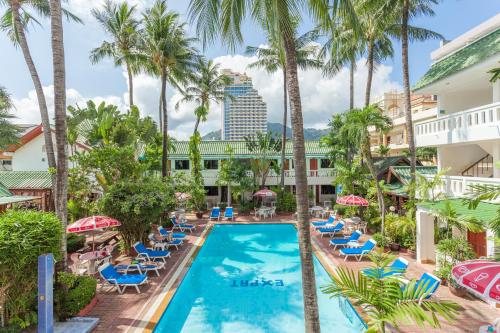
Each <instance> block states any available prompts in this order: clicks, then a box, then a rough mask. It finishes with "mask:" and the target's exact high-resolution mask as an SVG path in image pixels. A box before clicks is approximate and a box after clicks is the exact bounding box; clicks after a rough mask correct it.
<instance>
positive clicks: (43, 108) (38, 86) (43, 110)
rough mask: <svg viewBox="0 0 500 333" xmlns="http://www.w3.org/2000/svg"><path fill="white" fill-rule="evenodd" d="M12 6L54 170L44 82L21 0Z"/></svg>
mask: <svg viewBox="0 0 500 333" xmlns="http://www.w3.org/2000/svg"><path fill="white" fill-rule="evenodd" d="M10 7H11V10H12V15H13V17H14V25H15V28H16V30H17V41H18V42H19V46H20V47H21V50H22V52H23V56H24V61H25V62H26V65H27V66H28V70H29V72H30V75H31V80H32V81H33V85H34V87H35V92H36V97H37V100H38V107H39V108H40V118H41V120H42V128H43V137H44V140H45V151H46V153H47V162H48V165H49V168H50V169H52V170H55V169H56V156H55V154H54V143H53V140H52V131H51V128H50V118H49V111H48V108H47V101H46V100H45V94H44V93H43V87H42V82H41V81H40V77H39V76H38V71H37V69H36V67H35V63H34V62H33V58H32V57H31V52H30V49H29V46H28V41H27V40H26V35H25V34H24V27H23V25H22V23H21V18H20V16H19V10H20V5H19V1H16V0H13V1H10ZM55 180H56V179H55V175H54V176H53V177H52V188H53V192H54V196H53V197H54V198H55V196H56V181H55Z"/></svg>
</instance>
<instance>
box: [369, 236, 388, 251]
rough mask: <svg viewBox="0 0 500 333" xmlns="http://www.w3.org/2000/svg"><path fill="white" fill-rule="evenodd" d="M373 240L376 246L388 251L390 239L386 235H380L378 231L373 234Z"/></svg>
mask: <svg viewBox="0 0 500 333" xmlns="http://www.w3.org/2000/svg"><path fill="white" fill-rule="evenodd" d="M372 238H373V240H374V241H376V242H377V246H378V247H380V248H382V249H384V250H385V251H390V248H389V243H390V240H389V238H387V237H386V236H384V235H382V234H381V233H380V232H377V233H375V234H373V236H372Z"/></svg>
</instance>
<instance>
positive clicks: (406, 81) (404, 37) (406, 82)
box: [401, 0, 417, 201]
mask: <svg viewBox="0 0 500 333" xmlns="http://www.w3.org/2000/svg"><path fill="white" fill-rule="evenodd" d="M409 6H410V1H409V0H403V19H402V24H401V50H402V63H403V87H404V88H403V89H404V99H405V120H406V132H407V140H408V150H409V151H410V175H411V182H412V183H413V184H414V183H415V170H416V167H417V156H416V149H415V140H414V133H413V120H412V118H411V99H410V72H409V69H408V12H409ZM409 192H410V193H408V195H409V200H410V201H412V200H413V199H414V198H415V191H413V190H410V191H409Z"/></svg>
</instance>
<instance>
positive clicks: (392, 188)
mask: <svg viewBox="0 0 500 333" xmlns="http://www.w3.org/2000/svg"><path fill="white" fill-rule="evenodd" d="M384 191H385V192H386V193H390V194H395V195H401V196H407V195H408V194H407V193H406V186H405V185H403V184H401V183H399V182H397V183H393V184H386V185H384Z"/></svg>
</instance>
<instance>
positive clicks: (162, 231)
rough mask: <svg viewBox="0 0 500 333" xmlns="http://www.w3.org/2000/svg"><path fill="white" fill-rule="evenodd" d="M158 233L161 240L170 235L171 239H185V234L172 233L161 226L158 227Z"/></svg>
mask: <svg viewBox="0 0 500 333" xmlns="http://www.w3.org/2000/svg"><path fill="white" fill-rule="evenodd" d="M158 232H159V233H160V236H162V237H163V238H166V237H168V236H169V235H172V238H173V239H180V240H184V238H186V234H185V233H182V232H172V231H170V230H167V229H165V228H163V227H162V226H159V227H158Z"/></svg>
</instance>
